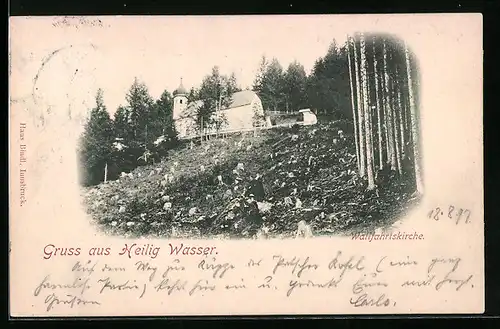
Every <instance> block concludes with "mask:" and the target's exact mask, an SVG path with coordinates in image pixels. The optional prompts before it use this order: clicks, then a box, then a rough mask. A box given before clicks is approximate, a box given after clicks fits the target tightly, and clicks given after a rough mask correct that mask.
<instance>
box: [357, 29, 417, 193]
mask: <svg viewBox="0 0 500 329" xmlns="http://www.w3.org/2000/svg"><path fill="white" fill-rule="evenodd" d="M347 54H348V67H349V71H348V72H349V77H350V79H349V81H350V84H349V85H350V93H351V97H350V99H351V108H352V114H353V123H354V134H355V142H356V157H357V163H358V171H359V175H360V176H361V177H363V178H365V179H366V181H367V187H368V189H369V190H373V189H375V188H376V187H377V179H378V178H379V176H380V177H386V175H384V174H385V173H394V174H395V175H397V176H399V177H402V178H404V179H405V180H406V181H410V182H413V183H414V186H415V189H416V191H417V192H418V193H422V192H423V183H422V168H421V163H420V161H421V157H420V154H421V151H420V140H419V138H420V134H419V131H420V121H419V113H418V106H417V104H418V101H417V98H418V94H417V90H418V88H417V71H416V62H415V59H414V58H413V56H412V55H411V53H410V51H409V50H408V47H407V45H406V44H405V43H402V42H398V41H396V40H394V39H392V38H389V37H384V36H375V35H366V34H363V33H359V34H356V35H355V36H350V37H349V38H348V41H347Z"/></svg>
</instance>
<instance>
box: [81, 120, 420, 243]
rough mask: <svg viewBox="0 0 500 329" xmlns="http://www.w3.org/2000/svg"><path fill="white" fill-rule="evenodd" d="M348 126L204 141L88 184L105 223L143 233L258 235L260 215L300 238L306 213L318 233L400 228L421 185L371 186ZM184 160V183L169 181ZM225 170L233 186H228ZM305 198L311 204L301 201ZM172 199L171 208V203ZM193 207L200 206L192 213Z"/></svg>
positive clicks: (88, 196)
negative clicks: (262, 205) (252, 196)
mask: <svg viewBox="0 0 500 329" xmlns="http://www.w3.org/2000/svg"><path fill="white" fill-rule="evenodd" d="M339 129H342V130H343V131H347V129H346V127H345V126H343V125H342V124H341V123H339V122H330V123H319V124H317V125H315V126H309V127H297V128H280V129H273V130H268V131H265V132H261V133H260V135H259V136H257V137H253V136H251V134H248V135H247V136H246V137H244V138H243V136H241V135H238V136H232V137H229V138H227V139H213V140H211V141H208V142H204V143H203V144H202V145H200V143H199V141H198V142H197V144H196V145H195V146H194V148H193V149H189V147H187V145H185V146H183V147H181V148H179V149H177V150H175V151H174V150H173V151H171V154H169V155H168V156H167V158H165V159H164V160H163V162H162V163H159V164H156V165H149V166H143V167H139V168H137V169H136V170H134V171H133V174H134V178H133V179H130V178H126V179H121V180H119V181H113V182H108V183H106V184H101V185H99V186H96V187H93V188H89V189H85V191H84V202H85V203H86V206H87V209H88V211H89V213H90V214H91V215H92V217H93V218H94V219H95V221H96V224H97V225H98V226H99V227H101V228H103V229H104V230H105V231H107V232H110V233H112V234H120V235H125V236H135V237H137V236H161V237H168V236H171V235H175V236H186V237H197V236H201V232H203V236H205V237H207V235H208V236H224V237H249V236H251V235H252V234H253V231H252V229H253V228H255V226H260V225H261V224H260V222H259V220H260V219H262V221H263V223H264V225H265V226H266V227H269V228H270V231H269V235H271V236H291V235H293V234H294V232H295V230H296V228H297V223H298V221H300V220H306V222H307V223H309V224H311V226H312V227H313V231H314V233H315V235H319V234H331V233H332V232H335V233H336V234H347V233H352V232H355V231H366V230H373V229H374V228H375V227H376V226H381V225H390V224H391V223H392V222H394V220H395V219H396V216H398V215H399V214H400V213H401V211H404V210H405V209H406V208H408V207H409V206H410V205H411V204H412V203H413V202H415V201H416V200H413V199H412V198H411V194H412V191H413V187H412V186H406V185H404V184H402V183H401V182H398V181H396V180H393V181H391V182H389V183H386V184H384V186H383V187H381V188H380V189H379V190H378V193H375V192H371V191H366V185H365V183H364V181H362V180H361V179H359V178H358V176H357V175H356V170H357V169H356V157H355V149H354V138H353V137H352V136H350V135H348V136H347V138H346V140H340V139H339V138H338V130H339ZM294 135H295V137H292V136H294ZM334 139H335V140H336V141H337V142H336V143H334ZM238 142H239V144H240V145H236V144H237V143H238ZM309 161H311V165H309ZM174 163H178V166H177V167H176V169H175V173H174V174H173V175H174V181H172V182H171V183H169V184H167V185H166V186H164V187H163V186H161V184H160V181H161V180H162V179H163V176H164V175H165V174H166V173H169V172H170V169H171V167H173V166H174ZM238 163H243V165H244V170H243V171H242V172H241V174H239V175H237V174H236V173H234V171H233V170H234V169H235V168H236V166H237V164H238ZM201 166H204V167H205V170H204V171H202V169H201ZM159 168H161V172H160V173H158V172H157V171H156V169H159ZM152 170H155V172H154V174H153V175H152V176H150V175H149V174H150V172H151V171H152ZM138 174H140V175H141V177H138ZM257 174H259V175H260V176H262V178H261V180H262V183H263V186H264V190H265V202H267V203H268V205H271V208H270V210H268V211H263V210H262V209H261V211H259V210H257V209H258V208H256V207H255V203H252V202H250V201H248V192H246V193H245V190H247V189H248V188H249V187H250V185H251V184H252V182H251V179H252V178H254V177H255V176H256V175H257ZM218 175H221V176H222V179H223V181H224V184H222V185H221V184H219V183H218V181H217V176H218ZM236 178H239V179H241V180H235V179H236ZM228 190H230V191H231V192H228ZM167 196H168V197H167ZM287 197H288V198H287ZM297 198H298V199H299V200H300V203H301V207H296V205H297ZM167 199H168V202H171V204H172V207H171V209H170V210H165V209H164V208H163V206H164V203H165V202H166V201H167ZM287 201H288V202H287ZM290 201H291V202H290ZM121 206H124V207H125V212H123V213H120V212H119V209H120V207H121ZM193 207H196V212H195V214H190V213H189V211H190V209H192V208H193ZM172 228H174V229H172Z"/></svg>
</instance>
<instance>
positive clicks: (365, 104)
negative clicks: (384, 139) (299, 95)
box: [360, 34, 376, 190]
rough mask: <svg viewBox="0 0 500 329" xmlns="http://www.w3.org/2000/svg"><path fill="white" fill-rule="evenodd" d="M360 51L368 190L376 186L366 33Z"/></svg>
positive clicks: (361, 40)
mask: <svg viewBox="0 0 500 329" xmlns="http://www.w3.org/2000/svg"><path fill="white" fill-rule="evenodd" d="M360 48H361V49H360V52H361V76H362V84H363V107H364V108H365V109H366V112H365V133H366V176H367V178H368V187H367V189H368V190H373V189H374V188H375V187H376V186H375V177H374V175H373V158H372V153H373V149H372V131H371V120H372V118H371V108H370V107H369V106H368V98H369V93H368V76H367V64H368V63H367V62H366V46H365V38H364V35H363V34H361V36H360Z"/></svg>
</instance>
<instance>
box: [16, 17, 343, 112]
mask: <svg viewBox="0 0 500 329" xmlns="http://www.w3.org/2000/svg"><path fill="white" fill-rule="evenodd" d="M343 22H344V21H343V19H342V16H328V15H321V16H224V17H222V16H203V17H196V16H191V17H179V16H168V17H167V16H163V17H162V16H154V17H85V18H78V17H73V18H67V19H66V20H63V19H62V18H57V17H44V18H42V17H31V18H19V19H18V20H17V21H15V23H17V24H12V25H13V26H12V30H11V35H12V34H22V35H23V39H16V40H14V39H12V40H11V49H12V66H13V68H17V69H18V70H22V71H24V73H23V75H22V76H23V77H22V79H25V83H24V85H25V86H26V89H28V88H29V87H30V83H31V84H32V80H33V77H34V76H36V75H37V72H38V70H39V69H40V66H41V64H42V63H43V62H44V61H45V60H46V59H47V57H48V56H49V54H50V53H51V52H53V51H54V50H56V49H61V48H62V50H61V51H59V52H58V53H57V54H55V55H54V56H52V57H51V58H50V60H49V61H47V62H46V63H45V64H44V65H43V69H42V70H41V72H38V73H39V77H38V79H37V88H39V89H38V91H37V92H38V93H39V94H41V95H42V94H43V95H50V97H49V98H50V99H56V98H57V97H59V98H61V94H68V95H67V96H66V98H67V101H68V102H72V104H73V105H74V104H75V103H78V105H80V106H81V105H82V104H83V105H85V106H87V107H89V106H92V105H93V104H94V102H93V98H94V96H95V92H96V90H97V88H102V89H103V91H104V102H105V104H106V106H107V108H108V110H109V111H110V112H114V111H115V110H116V108H117V107H118V106H119V105H120V104H122V105H124V104H126V100H125V94H126V93H127V91H128V89H129V88H130V86H131V84H132V82H133V80H134V77H137V78H139V80H141V81H142V82H144V83H145V84H146V85H147V87H148V88H149V91H150V94H151V95H152V96H153V97H154V98H155V99H157V98H159V96H160V95H161V93H162V92H163V91H164V90H165V89H167V90H168V91H169V92H172V91H173V90H174V89H175V88H177V87H178V85H179V82H180V79H181V77H182V79H183V84H184V86H185V87H186V88H188V89H189V88H191V87H197V86H199V85H200V83H201V81H202V79H203V77H204V76H205V75H207V74H209V73H210V72H211V68H212V67H213V66H214V65H217V66H219V68H220V71H221V73H222V74H230V73H231V72H234V73H235V75H236V78H237V81H238V84H239V85H240V87H242V88H246V87H251V85H252V82H253V80H254V78H255V74H256V72H257V69H258V66H259V61H260V59H261V56H262V55H265V56H266V57H267V58H273V57H275V58H277V59H278V60H279V62H280V63H281V64H282V66H283V67H284V68H286V67H287V66H288V64H290V63H291V62H292V61H294V60H297V61H299V62H300V63H301V64H302V65H304V68H305V70H306V72H307V73H309V72H310V71H311V69H312V67H313V65H314V62H315V61H316V60H317V59H318V58H319V57H322V56H324V55H325V54H326V52H327V50H328V47H329V45H330V44H331V42H332V41H333V40H334V39H335V40H336V41H337V42H338V43H343V42H344V40H345V38H346V34H347V33H349V31H348V30H347V29H346V26H347V25H346V24H344V23H345V22H344V23H343ZM28 39H29V40H30V42H29V43H28V42H27V40H28ZM23 41H24V42H23ZM18 85H20V84H19V83H18ZM40 89H43V91H42V90H40ZM65 89H66V90H67V89H70V91H69V92H66V93H63V92H62V91H63V90H65ZM82 95H83V96H84V97H82ZM46 98H47V97H46ZM80 100H82V101H81V102H80Z"/></svg>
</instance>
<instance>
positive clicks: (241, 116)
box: [173, 79, 266, 138]
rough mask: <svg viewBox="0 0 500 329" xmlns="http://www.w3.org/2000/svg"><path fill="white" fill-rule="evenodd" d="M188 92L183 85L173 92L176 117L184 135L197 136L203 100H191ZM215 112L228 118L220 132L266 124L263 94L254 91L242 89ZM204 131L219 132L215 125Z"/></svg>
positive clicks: (174, 116)
mask: <svg viewBox="0 0 500 329" xmlns="http://www.w3.org/2000/svg"><path fill="white" fill-rule="evenodd" d="M188 94H189V93H188V91H187V90H186V88H184V86H183V84H182V79H181V83H180V85H179V87H178V88H177V89H176V90H174V92H173V97H174V99H173V101H174V105H173V119H174V123H175V128H176V129H177V133H178V136H179V137H180V138H189V137H194V136H196V135H197V134H198V133H199V132H200V129H199V128H200V127H198V124H197V122H196V113H197V110H198V109H199V108H200V107H201V106H203V104H204V103H203V100H196V101H193V100H191V101H190V100H189V99H188ZM212 115H214V116H215V115H219V116H223V117H224V119H225V120H224V121H225V124H224V126H223V127H221V128H219V132H228V131H231V132H232V131H241V130H250V129H252V128H254V127H259V126H260V127H261V126H265V125H266V119H265V116H264V109H263V107H262V102H261V100H260V98H259V96H258V95H257V94H256V93H255V92H254V91H252V90H243V91H238V92H236V93H234V94H232V95H231V99H230V102H229V105H228V106H227V107H224V108H221V109H220V110H219V111H214V113H213V114H212ZM203 132H204V133H215V132H216V128H215V127H206V126H205V127H204V131H203Z"/></svg>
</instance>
